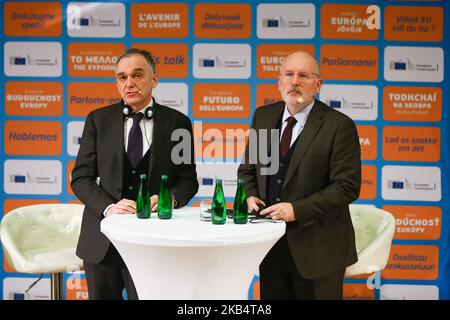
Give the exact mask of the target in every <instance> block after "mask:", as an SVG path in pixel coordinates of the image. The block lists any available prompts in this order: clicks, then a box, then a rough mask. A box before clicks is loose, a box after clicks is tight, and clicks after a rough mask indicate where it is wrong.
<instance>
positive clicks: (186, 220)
mask: <svg viewBox="0 0 450 320" xmlns="http://www.w3.org/2000/svg"><path fill="white" fill-rule="evenodd" d="M100 229H101V231H102V232H103V233H104V234H105V235H106V236H107V237H108V238H109V239H110V240H111V241H114V240H115V241H122V242H127V243H135V244H141V245H153V246H165V247H201V246H219V245H220V246H223V245H239V244H245V243H256V242H262V241H266V240H270V239H274V238H277V239H278V238H280V237H281V236H282V235H283V234H284V233H285V230H286V224H285V223H284V222H278V223H273V222H265V223H247V224H234V223H233V220H232V219H228V218H227V221H226V223H225V224H223V225H214V224H212V222H210V221H209V222H207V221H201V220H200V209H199V208H198V207H184V208H181V209H175V210H174V211H173V215H172V219H168V220H162V219H159V218H158V216H157V213H156V212H152V215H151V218H150V219H138V218H137V217H136V215H134V214H133V215H130V214H123V215H122V214H115V215H112V216H109V217H107V218H105V219H103V220H102V222H101V225H100Z"/></svg>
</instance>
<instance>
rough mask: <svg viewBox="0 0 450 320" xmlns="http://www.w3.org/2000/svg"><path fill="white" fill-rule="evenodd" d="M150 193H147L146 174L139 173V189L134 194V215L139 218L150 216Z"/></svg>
mask: <svg viewBox="0 0 450 320" xmlns="http://www.w3.org/2000/svg"><path fill="white" fill-rule="evenodd" d="M150 214H151V208H150V195H149V193H148V183H147V175H146V174H145V173H143V174H141V175H140V183H139V189H138V193H137V196H136V216H137V217H138V218H139V219H148V218H150Z"/></svg>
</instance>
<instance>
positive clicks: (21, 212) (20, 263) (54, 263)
mask: <svg viewBox="0 0 450 320" xmlns="http://www.w3.org/2000/svg"><path fill="white" fill-rule="evenodd" d="M83 210H84V205H80V204H39V205H33V206H26V207H21V208H17V209H14V210H12V211H10V212H9V213H8V214H6V215H5V216H4V217H3V220H2V222H1V229H0V235H1V241H2V244H3V249H4V250H3V251H4V253H5V258H6V260H7V261H8V263H9V264H10V266H11V267H13V268H14V269H15V270H16V271H17V272H23V273H34V274H40V273H50V274H51V288H52V299H53V300H59V299H62V273H63V272H71V271H77V270H83V262H82V260H80V259H79V258H78V257H77V256H76V255H75V249H76V246H77V243H78V237H79V235H80V226H81V218H82V215H83Z"/></svg>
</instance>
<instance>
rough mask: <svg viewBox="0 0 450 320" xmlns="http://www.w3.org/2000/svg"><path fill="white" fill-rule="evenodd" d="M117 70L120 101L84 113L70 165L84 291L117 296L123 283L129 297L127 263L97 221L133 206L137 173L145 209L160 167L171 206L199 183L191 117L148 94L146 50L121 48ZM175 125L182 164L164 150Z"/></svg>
mask: <svg viewBox="0 0 450 320" xmlns="http://www.w3.org/2000/svg"><path fill="white" fill-rule="evenodd" d="M116 76H117V88H118V91H119V93H120V95H121V97H122V100H123V101H122V102H120V103H118V104H115V105H110V106H107V107H104V108H100V109H97V110H94V111H92V112H91V113H89V115H88V116H87V118H86V122H85V126H84V130H83V136H82V140H81V146H80V150H79V152H78V156H77V160H76V163H75V167H74V169H73V171H72V182H71V186H72V189H73V191H74V193H75V195H76V196H77V197H78V198H79V199H80V200H81V202H83V203H84V204H85V205H86V207H85V210H84V214H83V221H82V225H81V234H80V238H79V241H78V247H77V255H78V256H79V257H80V258H81V259H83V261H84V268H85V272H86V278H87V283H88V291H89V298H90V299H122V291H123V289H124V287H126V289H127V294H128V297H129V299H137V298H138V296H137V293H136V289H135V287H134V284H133V281H132V279H131V276H130V274H129V272H128V269H127V267H126V265H125V264H124V262H123V260H122V258H121V257H120V255H119V254H118V252H117V250H116V249H115V248H114V246H113V245H112V244H111V243H110V241H109V240H108V238H106V236H105V235H103V234H102V233H101V231H100V222H101V221H102V219H104V218H105V217H108V216H110V215H113V214H135V213H136V203H135V199H136V194H137V187H138V183H139V177H140V175H141V174H143V173H145V174H147V176H148V177H149V179H148V181H149V191H150V194H152V195H153V196H152V197H151V206H152V211H155V210H156V207H157V201H158V196H157V194H158V191H159V185H160V181H161V175H162V174H165V175H168V176H169V187H170V189H171V192H172V196H173V202H174V206H175V207H181V206H184V205H186V204H187V203H188V202H189V200H190V199H191V198H192V197H193V196H194V195H195V194H196V192H197V190H198V182H197V174H196V171H195V162H194V149H193V148H194V147H193V138H192V125H191V122H190V120H189V118H188V117H186V116H185V115H184V114H182V113H180V112H178V111H176V110H173V109H171V108H168V107H165V106H162V105H159V104H157V103H156V102H155V101H154V99H153V98H152V89H153V88H155V87H156V85H157V84H158V76H157V75H156V73H155V64H154V61H153V58H152V56H151V54H150V53H149V52H147V51H144V50H140V49H129V50H127V51H126V52H124V53H123V54H122V55H121V56H120V57H119V58H118V61H117V68H116ZM177 129H183V130H185V132H186V133H188V136H189V139H190V146H191V149H190V150H187V153H189V152H190V155H188V156H189V161H184V162H182V163H181V164H179V163H180V161H175V162H174V159H172V157H171V151H172V149H173V147H174V146H175V145H176V144H177V143H178V142H177V141H171V135H172V132H173V131H174V130H177ZM181 156H183V158H185V157H184V156H186V154H182V155H181ZM175 160H176V159H175ZM155 263H157V262H156V261H155Z"/></svg>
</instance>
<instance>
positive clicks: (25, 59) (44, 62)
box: [9, 55, 58, 66]
mask: <svg viewBox="0 0 450 320" xmlns="http://www.w3.org/2000/svg"><path fill="white" fill-rule="evenodd" d="M9 65H11V66H57V65H58V59H56V58H55V59H33V58H32V57H31V56H29V55H26V56H10V57H9Z"/></svg>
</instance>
